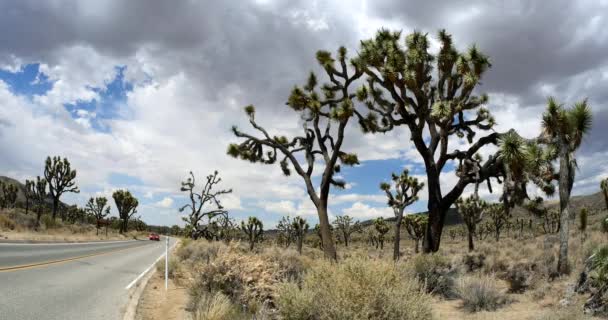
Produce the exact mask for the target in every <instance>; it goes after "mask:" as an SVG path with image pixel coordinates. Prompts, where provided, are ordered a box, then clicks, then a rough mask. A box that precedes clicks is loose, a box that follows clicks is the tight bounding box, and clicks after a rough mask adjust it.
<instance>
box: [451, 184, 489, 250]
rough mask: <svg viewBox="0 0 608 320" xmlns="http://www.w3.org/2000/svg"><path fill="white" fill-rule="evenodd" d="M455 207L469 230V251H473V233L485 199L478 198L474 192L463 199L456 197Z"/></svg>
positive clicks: (485, 205) (480, 218)
mask: <svg viewBox="0 0 608 320" xmlns="http://www.w3.org/2000/svg"><path fill="white" fill-rule="evenodd" d="M456 207H457V208H458V213H459V214H460V216H461V217H462V220H463V221H464V224H465V225H466V226H467V230H468V232H469V234H468V239H469V251H473V250H475V244H474V243H473V236H474V235H475V232H476V229H477V225H478V224H479V223H480V222H481V220H482V218H483V213H484V211H485V209H486V207H487V204H486V202H485V201H483V200H481V199H479V196H477V194H474V195H472V196H470V197H468V198H465V199H462V198H461V199H458V201H456Z"/></svg>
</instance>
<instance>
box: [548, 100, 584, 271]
mask: <svg viewBox="0 0 608 320" xmlns="http://www.w3.org/2000/svg"><path fill="white" fill-rule="evenodd" d="M591 119H592V115H591V110H590V109H589V107H588V106H587V100H583V101H581V102H577V103H575V104H574V106H573V107H572V108H569V109H566V108H564V107H563V105H562V104H559V103H558V102H557V101H556V100H555V99H554V98H551V97H550V98H549V99H548V103H547V109H546V111H545V113H544V114H543V120H542V129H543V132H542V134H541V137H542V138H543V139H544V140H545V141H546V143H547V144H548V145H549V146H551V147H552V148H555V152H554V153H555V155H556V159H557V160H559V174H558V179H557V180H558V186H559V204H560V205H559V207H560V230H559V232H560V246H559V256H558V263H557V269H558V272H560V273H561V274H566V273H568V272H569V269H570V268H569V265H568V235H569V222H570V212H569V208H568V207H569V203H570V193H571V191H572V186H573V185H574V177H575V172H576V168H577V165H576V158H575V152H576V150H577V149H578V148H579V147H580V145H581V143H582V141H583V137H584V136H585V135H586V134H587V133H588V132H589V130H590V129H591Z"/></svg>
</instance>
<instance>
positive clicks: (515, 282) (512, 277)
mask: <svg viewBox="0 0 608 320" xmlns="http://www.w3.org/2000/svg"><path fill="white" fill-rule="evenodd" d="M536 269H537V267H536V264H534V263H523V262H522V263H516V264H515V265H513V266H511V267H510V268H509V270H508V271H507V273H506V275H505V277H504V278H505V280H506V281H507V283H508V284H509V292H516V293H522V292H524V291H526V290H527V289H528V288H529V287H530V286H531V285H532V281H533V279H534V275H535V274H534V272H535V270H536Z"/></svg>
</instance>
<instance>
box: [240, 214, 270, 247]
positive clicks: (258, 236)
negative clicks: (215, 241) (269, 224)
mask: <svg viewBox="0 0 608 320" xmlns="http://www.w3.org/2000/svg"><path fill="white" fill-rule="evenodd" d="M241 231H243V233H245V236H247V241H249V250H251V251H253V248H254V246H255V244H256V243H258V242H260V241H262V237H263V235H264V225H263V224H262V221H260V220H258V218H256V217H249V219H247V223H245V221H241Z"/></svg>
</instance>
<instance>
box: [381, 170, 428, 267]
mask: <svg viewBox="0 0 608 320" xmlns="http://www.w3.org/2000/svg"><path fill="white" fill-rule="evenodd" d="M391 180H392V182H393V183H392V186H391V184H389V183H386V182H383V183H381V184H380V189H381V190H382V191H384V192H385V193H386V196H387V198H388V206H389V207H391V208H393V212H394V214H395V218H396V219H395V243H394V248H393V259H394V260H395V261H397V260H399V256H400V251H399V250H400V249H399V246H400V242H401V224H402V223H403V212H404V211H405V208H406V207H407V206H409V205H411V204H412V203H414V202H416V201H418V192H420V190H421V189H422V188H423V187H424V183H420V182H418V179H416V178H414V177H411V176H410V175H409V172H408V170H407V169H406V170H403V172H402V173H401V174H400V175H396V174H394V173H393V174H392V176H391ZM391 188H393V189H394V192H395V193H394V194H393V191H392V190H391ZM424 227H425V228H426V223H425V224H424ZM408 232H409V229H408ZM415 234H418V233H415ZM422 234H423V235H424V231H423V232H422ZM410 235H412V234H411V233H410ZM415 239H416V240H415V241H416V252H418V240H419V239H420V238H415Z"/></svg>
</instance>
